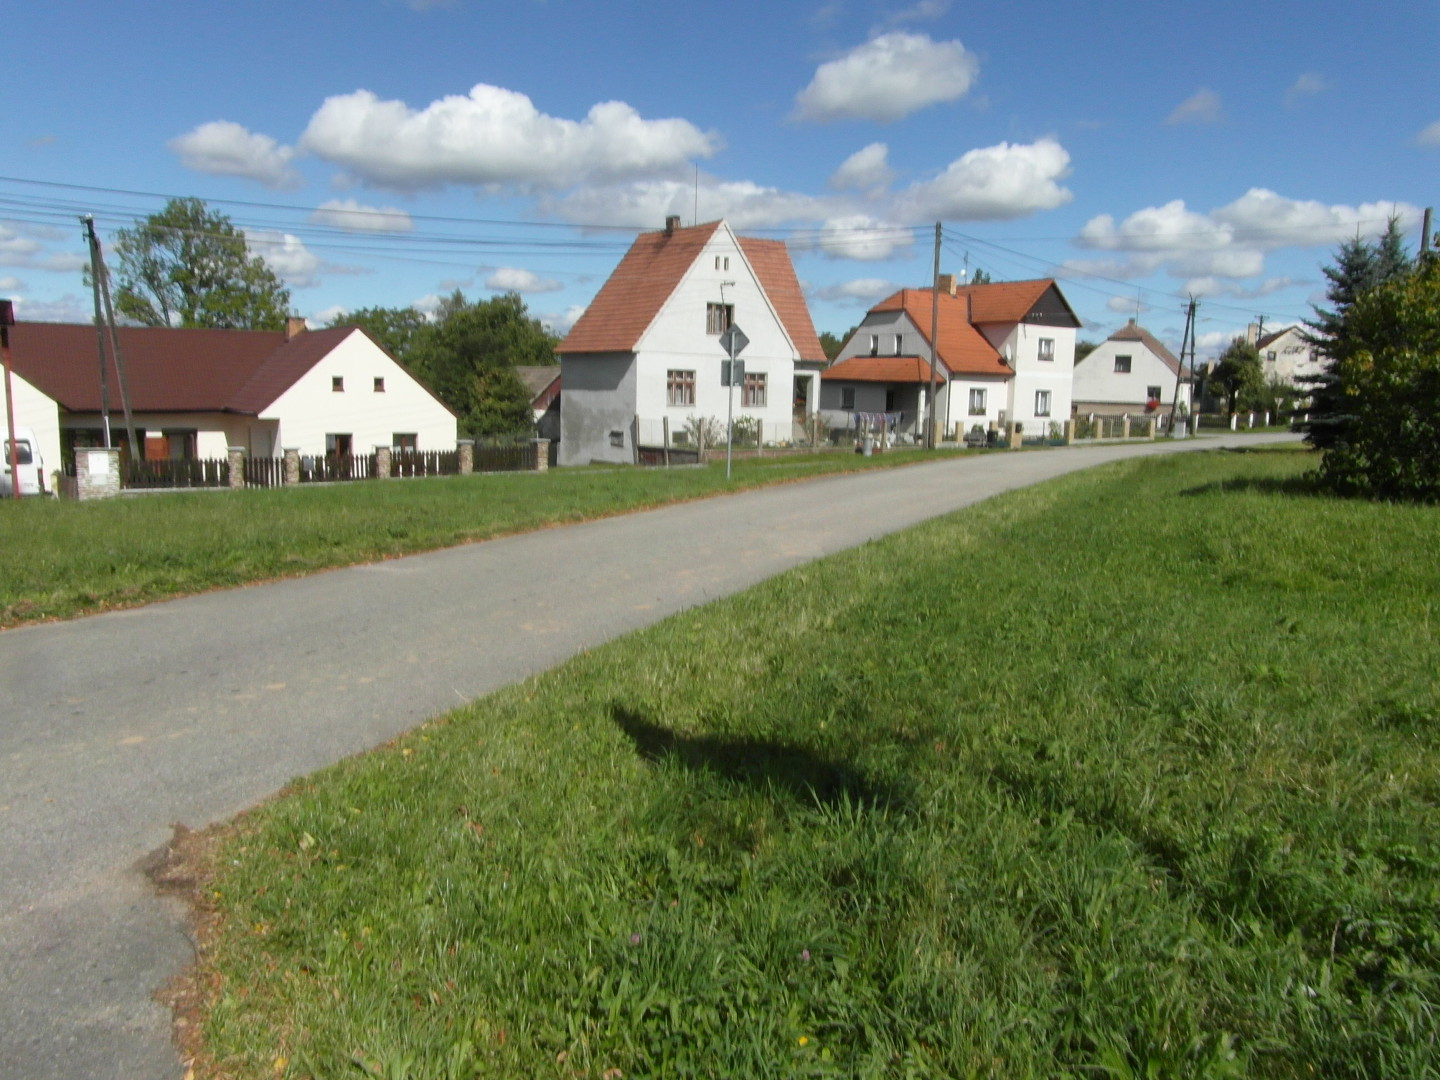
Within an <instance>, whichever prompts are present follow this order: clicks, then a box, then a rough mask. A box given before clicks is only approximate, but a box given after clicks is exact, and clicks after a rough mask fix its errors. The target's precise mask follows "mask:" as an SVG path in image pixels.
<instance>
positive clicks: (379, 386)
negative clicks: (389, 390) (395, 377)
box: [375, 375, 385, 394]
mask: <svg viewBox="0 0 1440 1080" xmlns="http://www.w3.org/2000/svg"><path fill="white" fill-rule="evenodd" d="M384 392H385V376H383V375H376V376H375V393H377V394H383V393H384Z"/></svg>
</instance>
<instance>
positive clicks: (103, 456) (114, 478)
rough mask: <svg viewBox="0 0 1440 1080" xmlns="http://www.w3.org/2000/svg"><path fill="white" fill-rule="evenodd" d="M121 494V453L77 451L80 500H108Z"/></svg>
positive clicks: (108, 450) (76, 487) (77, 479)
mask: <svg viewBox="0 0 1440 1080" xmlns="http://www.w3.org/2000/svg"><path fill="white" fill-rule="evenodd" d="M119 494H120V451H119V450H118V449H116V448H113V447H112V448H110V449H95V448H91V449H85V448H81V449H78V450H76V451H75V495H76V498H80V499H108V498H111V497H112V496H115V495H119Z"/></svg>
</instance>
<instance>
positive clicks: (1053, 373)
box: [820, 274, 1080, 439]
mask: <svg viewBox="0 0 1440 1080" xmlns="http://www.w3.org/2000/svg"><path fill="white" fill-rule="evenodd" d="M932 320H933V321H934V322H935V325H936V327H937V331H938V332H937V335H936V337H937V342H936V349H935V356H936V370H935V376H936V377H935V383H936V388H937V389H936V395H935V418H936V419H937V420H938V421H939V422H940V426H941V431H942V432H944V433H945V435H946V436H949V435H952V434H953V433H954V432H955V431H956V430H957V428H958V429H961V430H968V429H969V428H971V427H973V426H975V425H977V424H978V425H980V426H982V427H984V426H987V425H988V424H990V423H992V422H993V423H1000V424H1003V423H1008V422H1011V421H1018V422H1020V423H1021V424H1023V425H1024V426H1025V427H1026V428H1027V429H1030V430H1034V428H1035V425H1037V424H1038V425H1041V426H1046V425H1048V424H1050V423H1059V422H1063V421H1064V420H1067V419H1069V417H1070V387H1071V373H1072V370H1073V368H1074V363H1075V331H1076V330H1077V329H1078V328H1079V326H1080V320H1079V319H1078V318H1076V317H1075V312H1074V311H1073V310H1071V308H1070V305H1069V303H1068V302H1067V301H1066V300H1065V297H1064V296H1063V295H1062V294H1061V292H1060V289H1059V287H1058V286H1057V285H1056V284H1055V282H1054V281H1053V280H1052V279H1050V278H1043V279H1039V280H1035V281H1010V282H999V283H994V284H990V283H987V284H983V285H968V286H966V285H958V284H957V283H956V281H955V279H954V278H953V277H951V276H950V275H948V274H945V275H941V277H940V289H939V296H938V305H937V303H936V292H935V291H934V290H932V289H901V290H900V291H899V292H897V293H894V294H893V295H891V296H888V297H886V298H885V299H884V300H882V301H880V303H878V304H876V305H875V306H874V307H872V308H871V309H870V311H869V312H868V313H867V314H866V316H865V319H864V321H863V322H861V324H860V325H859V327H857V328H856V330H855V332H854V333H853V334H852V335H851V336H850V339H849V340H848V341H846V342H845V345H844V347H842V348H841V350H840V352H839V354H838V355H837V356H836V358H835V363H834V364H832V365H831V366H830V367H829V368H827V369H826V370H825V372H824V373H823V375H822V380H823V382H822V387H821V392H820V409H821V412H822V414H823V415H824V417H825V420H826V422H827V424H829V425H830V427H831V428H832V429H833V428H843V427H853V426H854V422H855V421H854V417H855V414H856V413H860V414H876V413H884V414H887V415H888V416H889V417H890V424H891V428H892V430H894V431H895V432H896V433H897V434H899V435H901V436H902V437H906V438H916V439H919V438H921V437H923V431H924V422H925V416H926V414H927V412H928V408H927V403H928V400H929V394H930V383H931V372H930V328H931V325H932Z"/></svg>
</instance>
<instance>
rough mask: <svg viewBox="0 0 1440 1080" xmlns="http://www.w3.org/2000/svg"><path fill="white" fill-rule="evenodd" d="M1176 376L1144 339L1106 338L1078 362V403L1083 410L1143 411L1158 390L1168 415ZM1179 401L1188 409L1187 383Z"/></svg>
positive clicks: (1159, 398)
mask: <svg viewBox="0 0 1440 1080" xmlns="http://www.w3.org/2000/svg"><path fill="white" fill-rule="evenodd" d="M1119 369H1127V370H1119ZM1177 377H1178V376H1177V375H1176V374H1175V372H1174V371H1173V370H1172V369H1171V367H1170V365H1169V364H1167V363H1166V362H1165V360H1164V359H1163V358H1161V357H1160V356H1157V355H1156V354H1155V353H1154V352H1152V351H1151V349H1150V347H1149V346H1148V345H1146V344H1145V342H1143V341H1139V340H1120V341H1116V340H1114V339H1110V340H1106V341H1103V342H1101V343H1100V344H1099V345H1097V346H1096V347H1095V348H1094V349H1093V350H1092V351H1091V352H1090V354H1089V355H1088V356H1086V357H1085V358H1084V359H1083V360H1081V361H1080V362H1079V363H1077V364H1076V365H1075V406H1076V408H1077V409H1078V410H1079V411H1080V412H1081V413H1086V412H1100V413H1119V412H1143V411H1144V410H1145V406H1146V403H1147V402H1148V401H1149V400H1150V399H1151V396H1152V395H1151V391H1153V390H1156V389H1158V390H1159V394H1158V400H1159V402H1160V407H1161V410H1162V411H1164V412H1166V413H1167V414H1168V412H1169V409H1170V403H1171V402H1172V401H1173V400H1174V396H1175V382H1176V379H1177ZM1180 401H1181V403H1182V404H1183V405H1184V406H1185V407H1186V408H1187V409H1188V408H1189V406H1190V386H1189V384H1188V383H1181V385H1180Z"/></svg>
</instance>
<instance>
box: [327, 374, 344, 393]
mask: <svg viewBox="0 0 1440 1080" xmlns="http://www.w3.org/2000/svg"><path fill="white" fill-rule="evenodd" d="M330 389H331V391H333V392H334V393H336V394H343V393H344V392H345V376H344V375H331V376H330Z"/></svg>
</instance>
